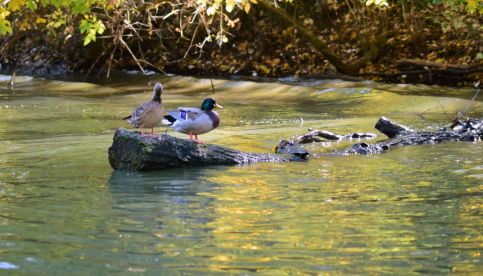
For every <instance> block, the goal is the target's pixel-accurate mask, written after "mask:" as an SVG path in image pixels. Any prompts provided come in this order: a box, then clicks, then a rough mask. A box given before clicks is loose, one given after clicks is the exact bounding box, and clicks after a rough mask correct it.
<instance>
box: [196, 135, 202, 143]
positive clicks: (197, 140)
mask: <svg viewBox="0 0 483 276" xmlns="http://www.w3.org/2000/svg"><path fill="white" fill-rule="evenodd" d="M195 139H196V140H195V141H196V142H197V143H198V144H204V143H203V141H201V140H199V139H198V135H196V134H195Z"/></svg>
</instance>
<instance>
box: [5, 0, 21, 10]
mask: <svg viewBox="0 0 483 276" xmlns="http://www.w3.org/2000/svg"><path fill="white" fill-rule="evenodd" d="M24 5H25V0H11V1H10V2H8V9H9V10H11V11H18V10H20V8H21V7H23V6H24Z"/></svg>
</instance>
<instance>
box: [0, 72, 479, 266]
mask: <svg viewBox="0 0 483 276" xmlns="http://www.w3.org/2000/svg"><path fill="white" fill-rule="evenodd" d="M157 80H160V78H156V77H151V79H150V80H147V79H145V78H143V77H139V76H129V77H122V78H117V79H114V80H111V81H109V82H106V83H104V84H102V85H95V84H89V83H81V82H64V81H48V80H42V79H32V78H27V77H18V79H17V81H18V83H17V86H16V88H15V89H14V90H13V91H10V90H7V89H6V88H4V87H6V86H5V84H6V82H7V81H8V78H3V79H2V78H0V116H1V118H2V119H1V120H0V141H1V142H0V225H1V227H0V274H2V272H6V273H19V274H38V273H41V274H47V275H52V274H60V275H67V274H92V275H94V274H108V273H118V272H120V273H130V272H132V273H136V272H138V273H146V274H153V275H158V274H176V273H179V274H183V273H187V274H215V273H229V274H252V273H255V272H262V273H264V274H270V275H284V274H306V273H307V274H312V273H313V274H317V273H320V274H349V275H354V274H398V275H411V274H420V273H427V274H433V275H440V274H446V273H462V274H472V275H475V274H478V273H481V271H483V262H482V258H481V255H480V254H481V250H482V242H483V236H482V234H481V233H482V231H481V230H482V227H481V225H482V222H483V219H482V216H481V208H482V206H483V199H482V198H483V197H482V195H483V192H482V187H483V186H482V179H483V162H482V158H483V155H482V154H481V153H482V152H483V144H482V143H481V142H479V143H447V144H443V145H424V146H414V147H406V148H399V149H394V150H392V151H390V152H388V153H386V154H380V155H373V156H344V157H330V156H326V157H323V158H317V159H312V160H310V161H309V162H306V163H284V164H270V163H269V164H256V165H249V166H238V167H207V168H185V169H176V170H167V171H161V172H151V173H126V172H116V171H112V169H111V168H110V167H109V164H108V162H107V148H108V147H109V145H110V143H111V141H112V135H113V133H114V130H115V129H116V128H117V127H128V125H127V124H126V123H124V122H123V121H121V120H120V118H122V117H123V116H125V115H128V114H130V113H131V112H132V110H133V108H134V107H135V106H136V105H137V104H138V103H140V102H143V101H145V100H146V99H147V98H149V97H150V94H151V91H150V90H151V88H150V84H148V82H153V81H157ZM162 81H163V83H165V88H166V91H165V94H164V95H163V98H164V100H165V105H166V107H167V109H171V108H175V107H176V106H181V105H183V106H186V105H195V106H198V105H199V104H200V102H201V100H202V99H203V98H204V97H206V96H211V97H214V98H215V99H216V100H217V101H218V102H220V103H221V104H223V105H224V106H225V109H224V110H221V111H220V114H221V116H222V120H223V121H222V126H221V127H220V128H219V129H217V130H215V131H213V132H211V133H209V134H206V135H203V136H202V138H203V140H205V141H206V142H210V143H216V144H220V145H225V146H230V147H234V148H237V149H240V150H247V151H256V152H269V151H271V150H272V149H273V147H274V146H275V145H276V144H277V142H278V140H280V139H282V138H288V137H290V136H293V135H296V134H303V133H305V132H306V130H307V128H309V127H313V128H319V129H326V130H330V131H334V132H336V133H342V134H343V133H348V132H354V131H374V130H373V125H374V123H375V122H376V120H377V118H378V117H379V116H382V115H384V116H388V117H390V118H391V119H394V120H396V121H398V122H400V123H404V124H407V125H409V126H411V127H414V128H425V129H426V128H427V129H428V130H436V129H437V128H438V127H439V126H442V125H444V124H446V123H447V122H448V121H449V118H451V117H452V116H453V115H454V114H455V113H456V111H457V110H461V109H462V108H464V107H465V106H466V105H467V104H468V101H466V100H465V99H470V98H471V97H472V91H471V90H461V89H460V90H454V89H444V88H440V87H428V86H401V85H399V86H395V85H380V84H374V83H370V82H368V83H350V82H342V81H305V82H295V83H293V82H290V83H287V84H281V83H278V84H276V83H253V82H244V81H222V80H215V81H214V86H215V93H214V94H213V93H212V91H211V83H210V81H209V80H199V79H193V78H184V77H170V78H165V79H163V80H162ZM469 115H471V116H476V117H481V116H482V115H483V108H482V104H481V98H479V101H477V102H476V103H474V104H473V106H472V108H471V112H470V114H469ZM301 118H303V123H302V121H301V120H300V119H301ZM164 130H165V129H164V128H162V127H161V128H158V131H164ZM169 133H170V134H173V135H176V136H178V137H184V135H182V134H176V133H172V132H171V131H169ZM378 139H383V137H380V138H378ZM345 146H347V144H322V145H311V146H310V149H311V151H312V152H325V151H330V149H331V148H333V147H345Z"/></svg>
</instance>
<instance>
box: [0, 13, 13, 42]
mask: <svg viewBox="0 0 483 276" xmlns="http://www.w3.org/2000/svg"><path fill="white" fill-rule="evenodd" d="M9 14H10V12H9V11H7V10H6V9H5V8H4V7H1V6H0V35H7V34H10V33H12V26H11V25H10V21H9V20H7V19H6V18H7V16H8V15H9Z"/></svg>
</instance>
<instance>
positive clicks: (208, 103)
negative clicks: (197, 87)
mask: <svg viewBox="0 0 483 276" xmlns="http://www.w3.org/2000/svg"><path fill="white" fill-rule="evenodd" d="M215 107H218V108H223V106H221V105H219V104H217V103H216V101H215V100H213V99H212V98H206V99H205V100H204V101H203V103H202V104H201V110H212V109H213V108H215Z"/></svg>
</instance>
